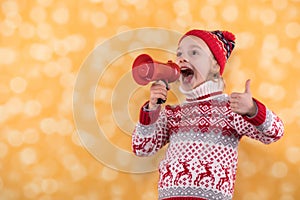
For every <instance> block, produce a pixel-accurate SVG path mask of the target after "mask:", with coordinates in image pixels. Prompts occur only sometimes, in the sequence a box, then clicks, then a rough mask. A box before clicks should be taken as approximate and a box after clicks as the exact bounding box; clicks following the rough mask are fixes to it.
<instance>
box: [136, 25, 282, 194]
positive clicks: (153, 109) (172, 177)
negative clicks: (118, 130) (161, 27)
mask: <svg viewBox="0 0 300 200" xmlns="http://www.w3.org/2000/svg"><path fill="white" fill-rule="evenodd" d="M234 41H235V36H234V35H233V34H232V33H230V32H227V31H213V32H210V31H205V30H191V31H189V32H187V33H186V34H184V35H183V37H182V38H181V39H180V41H179V45H178V49H177V60H176V62H177V64H178V65H179V66H180V69H181V76H180V91H181V92H182V93H183V94H184V95H185V96H186V101H185V102H184V103H182V104H180V105H174V106H170V105H167V106H165V108H162V107H161V105H159V104H157V100H158V99H159V98H161V99H164V100H165V99H167V89H166V88H165V86H164V85H160V84H158V83H154V84H153V85H152V86H151V89H150V100H149V101H148V102H146V103H145V104H144V105H143V106H142V108H141V110H140V118H139V122H138V123H137V125H136V127H135V130H134V132H133V135H132V148H133V152H134V153H135V154H136V155H137V156H150V155H153V154H154V153H155V152H157V151H158V150H159V149H160V148H162V147H163V146H164V145H166V144H168V143H169V146H168V148H167V151H166V155H165V158H164V159H163V160H162V161H161V163H160V165H159V174H160V178H159V183H158V191H159V199H160V200H167V199H168V200H175V199H176V200H180V199H181V200H189V199H190V200H192V199H194V200H196V199H198V200H201V199H202V200H203V199H206V200H208V199H219V200H226V199H232V197H233V191H234V182H235V179H236V170H237V161H238V156H237V152H238V149H237V148H238V144H239V141H240V140H241V138H242V137H243V136H248V137H250V138H253V139H255V140H259V141H261V142H262V143H265V144H269V143H272V142H275V141H277V140H278V139H280V138H281V137H282V135H283V131H284V127H283V123H282V121H281V120H280V119H279V117H278V116H276V115H275V114H274V113H273V112H272V111H270V110H269V109H268V108H266V106H265V105H264V104H262V103H261V102H259V101H258V100H256V99H254V98H252V95H251V91H250V80H247V81H246V86H245V92H244V93H232V94H231V95H227V94H224V93H223V91H224V82H223V79H222V74H223V71H224V68H225V63H226V61H227V59H228V58H229V56H230V54H231V52H232V50H233V48H234V45H235V42H234Z"/></svg>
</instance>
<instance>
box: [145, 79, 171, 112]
mask: <svg viewBox="0 0 300 200" xmlns="http://www.w3.org/2000/svg"><path fill="white" fill-rule="evenodd" d="M168 90H169V88H167V87H166V84H165V83H164V82H163V81H156V82H154V83H153V84H152V85H151V87H150V101H149V110H156V109H157V108H158V107H159V106H160V104H158V103H157V101H158V99H162V100H167V93H168Z"/></svg>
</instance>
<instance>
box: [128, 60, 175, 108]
mask: <svg viewBox="0 0 300 200" xmlns="http://www.w3.org/2000/svg"><path fill="white" fill-rule="evenodd" d="M132 76H133V79H134V80H135V82H136V83H137V84H139V85H147V84H148V83H149V82H151V81H159V80H161V81H163V82H164V83H165V84H166V88H167V89H168V83H171V82H174V81H176V80H178V79H179V76H180V67H179V66H178V65H177V64H176V63H174V62H172V61H171V60H169V61H168V62H167V63H161V62H158V61H155V60H153V59H152V58H151V57H150V56H149V55H147V54H141V55H139V56H138V57H137V58H136V59H135V60H134V62H133V65H132ZM157 103H158V104H161V103H164V101H163V100H162V99H158V102H157Z"/></svg>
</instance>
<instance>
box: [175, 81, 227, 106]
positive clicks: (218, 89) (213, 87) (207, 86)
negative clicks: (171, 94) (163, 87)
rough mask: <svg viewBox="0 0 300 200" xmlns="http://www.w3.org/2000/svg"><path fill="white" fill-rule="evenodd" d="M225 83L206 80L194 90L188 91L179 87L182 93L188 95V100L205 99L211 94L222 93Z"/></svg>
mask: <svg viewBox="0 0 300 200" xmlns="http://www.w3.org/2000/svg"><path fill="white" fill-rule="evenodd" d="M223 89H224V86H223V83H220V82H214V81H206V82H204V83H202V84H201V85H199V86H198V87H196V88H195V89H193V90H189V91H186V90H184V89H182V87H181V86H180V87H179V90H180V91H181V93H182V94H184V95H185V96H186V101H189V102H191V101H197V100H204V99H207V98H209V97H211V96H215V95H220V94H222V93H223Z"/></svg>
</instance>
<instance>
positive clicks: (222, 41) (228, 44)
mask: <svg viewBox="0 0 300 200" xmlns="http://www.w3.org/2000/svg"><path fill="white" fill-rule="evenodd" d="M186 36H196V37H198V38H200V39H202V40H203V41H204V42H205V43H206V44H207V46H208V47H209V49H210V51H211V52H212V53H213V55H214V57H215V59H216V60H217V62H218V64H219V66H220V74H221V75H222V74H223V71H224V68H225V64H226V61H227V60H228V58H229V56H230V54H231V52H232V50H233V48H234V45H235V36H234V35H233V34H232V33H230V32H228V31H219V30H216V31H205V30H198V29H194V30H190V31H188V32H187V33H185V34H184V35H183V36H182V37H181V39H180V40H179V43H180V42H181V40H182V39H183V38H184V37H186Z"/></svg>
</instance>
